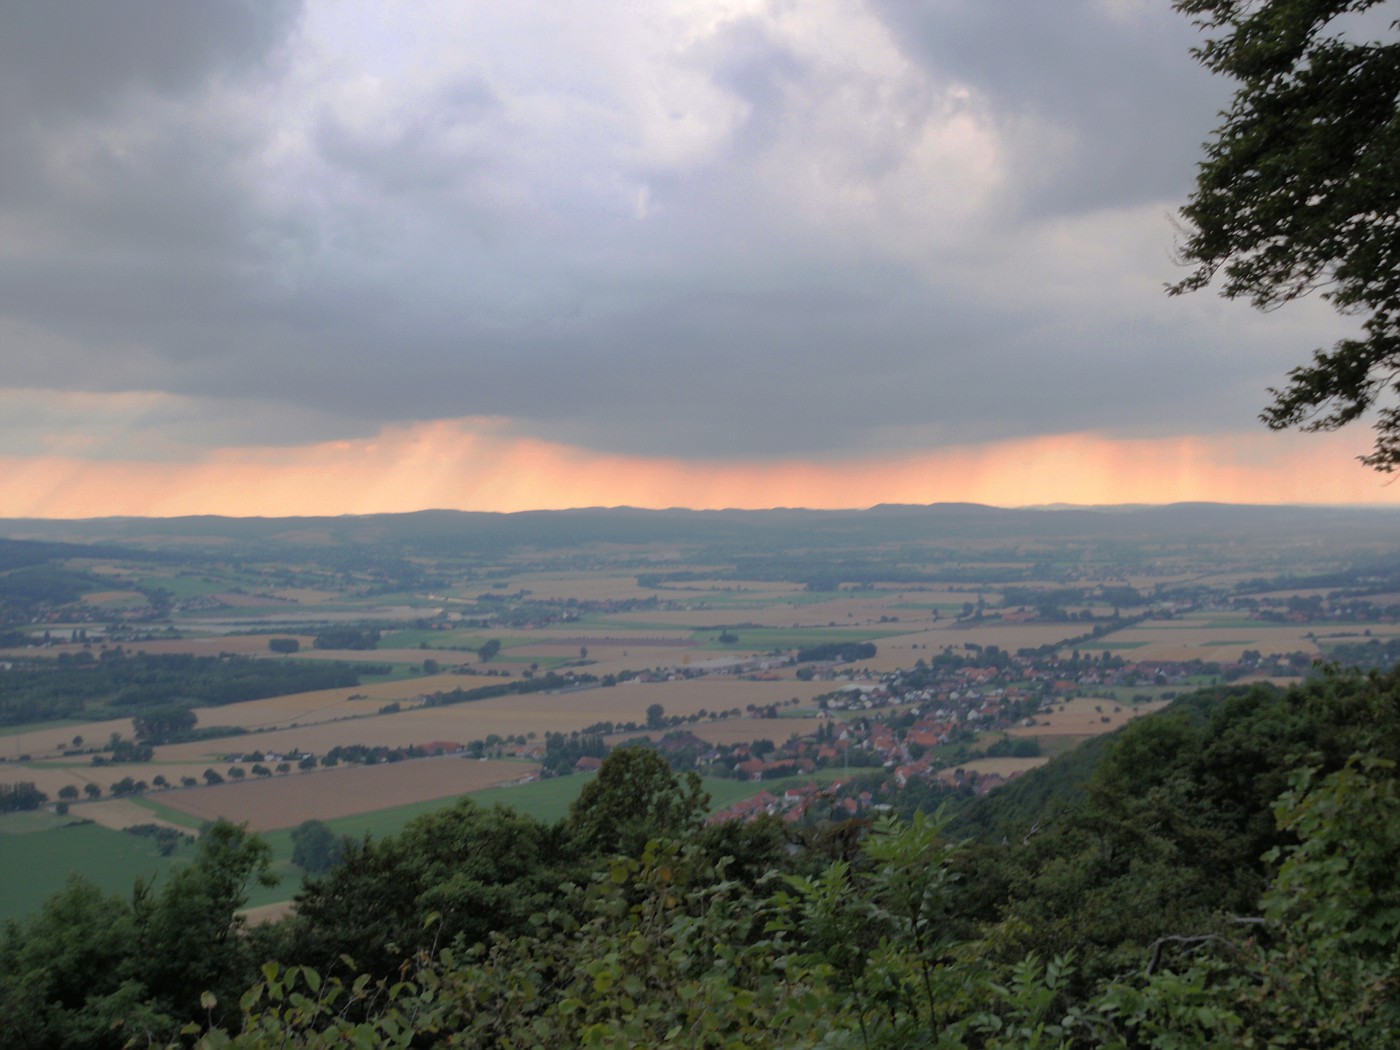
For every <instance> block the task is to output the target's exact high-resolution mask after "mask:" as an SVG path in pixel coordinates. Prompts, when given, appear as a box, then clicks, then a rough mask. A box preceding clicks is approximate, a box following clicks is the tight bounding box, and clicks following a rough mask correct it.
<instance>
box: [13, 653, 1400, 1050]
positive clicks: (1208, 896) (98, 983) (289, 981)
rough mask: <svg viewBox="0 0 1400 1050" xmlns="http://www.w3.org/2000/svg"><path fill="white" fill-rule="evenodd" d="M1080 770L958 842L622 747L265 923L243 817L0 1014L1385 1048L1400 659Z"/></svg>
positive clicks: (468, 811)
mask: <svg viewBox="0 0 1400 1050" xmlns="http://www.w3.org/2000/svg"><path fill="white" fill-rule="evenodd" d="M1086 754H1089V755H1091V756H1092V761H1089V762H1086V761H1085V760H1084V759H1083V758H1080V757H1075V758H1074V759H1073V761H1069V762H1065V761H1064V760H1060V761H1059V762H1057V763H1052V764H1051V766H1050V767H1047V769H1048V771H1047V773H1046V774H1044V775H1043V776H1042V777H1040V778H1039V779H1040V782H1041V788H1042V791H1041V794H1040V795H1039V797H1038V798H1037V797H1036V796H1035V792H1034V791H1030V790H1026V789H1022V792H1021V795H1020V797H1019V798H1017V799H1016V800H1015V802H1016V804H1015V805H1014V806H1011V807H1009V808H1008V807H1007V806H1006V805H1005V804H1003V803H997V805H996V806H994V807H991V803H990V802H989V803H986V805H988V806H989V807H991V808H993V809H994V810H996V813H995V815H994V816H992V817H986V818H982V819H971V817H970V818H969V819H967V820H966V821H965V822H964V823H962V824H961V825H960V826H961V827H964V828H979V827H980V828H986V829H990V831H988V832H984V833H983V835H982V837H981V838H971V839H962V840H960V839H959V838H958V837H957V836H956V835H954V834H953V833H952V827H953V825H951V824H950V822H949V819H948V816H947V815H946V814H944V813H941V812H940V814H939V815H936V816H928V815H925V814H922V813H918V814H916V815H915V816H914V817H913V818H912V819H910V820H909V821H907V822H906V821H901V820H898V819H896V818H894V817H886V818H883V819H881V820H879V821H877V822H874V823H870V822H851V823H848V824H844V825H831V826H825V827H816V828H812V829H805V830H801V831H794V830H793V829H791V828H788V827H786V826H785V825H784V824H783V823H782V822H780V821H777V820H767V821H761V822H758V823H756V824H750V825H739V824H725V825H718V826H702V825H701V824H700V823H699V820H698V816H699V814H700V813H701V812H703V806H704V797H703V792H702V791H701V789H700V788H699V785H697V784H696V783H695V782H694V781H691V780H688V779H687V780H685V781H683V780H681V779H680V778H679V777H677V776H675V775H674V774H672V773H670V772H669V770H668V769H667V768H666V766H665V763H664V760H663V759H662V758H661V757H660V756H659V755H657V754H656V753H655V752H653V751H647V750H640V749H625V750H623V751H620V752H618V753H617V754H616V755H614V756H612V757H610V758H609V759H608V761H607V762H606V763H605V764H604V769H603V770H601V771H600V773H599V775H598V777H596V778H595V779H593V780H591V781H589V782H588V790H587V791H585V792H584V793H582V794H581V795H580V796H579V798H578V799H577V800H576V801H575V803H574V805H573V806H572V808H571V810H570V813H569V815H568V817H567V818H566V819H564V820H562V821H559V822H556V823H553V824H546V823H543V822H541V821H538V820H536V819H534V818H530V817H527V816H523V815H521V814H518V813H515V812H513V811H511V810H507V809H505V808H503V807H496V808H493V809H486V808H483V807H480V806H477V805H475V804H473V803H471V802H466V801H464V802H461V803H459V804H458V805H456V806H454V807H452V808H450V809H448V810H445V811H442V812H439V813H435V814H432V815H430V816H427V817H424V818H421V819H419V820H417V821H414V822H413V823H411V824H410V825H409V826H408V827H406V828H405V829H404V832H403V833H402V834H401V835H399V836H397V837H395V838H393V839H386V840H384V841H382V842H375V841H371V840H365V841H363V842H361V843H348V844H346V846H345V856H344V859H343V862H342V863H341V864H340V865H339V866H338V867H335V868H333V869H332V870H331V871H330V872H329V873H328V874H327V875H326V876H325V877H323V878H321V879H318V880H314V881H312V882H311V883H309V884H308V885H307V887H306V888H305V889H304V890H303V892H302V894H301V895H300V898H299V911H298V913H297V914H296V915H295V916H293V917H291V918H289V919H287V920H284V921H283V922H280V923H277V924H275V925H271V926H265V927H259V928H257V929H254V930H248V931H246V932H243V931H240V929H239V927H238V926H237V924H236V922H235V921H234V920H233V919H232V915H233V911H232V910H231V905H233V903H234V902H235V901H237V900H239V899H241V898H242V897H245V896H246V888H245V887H246V886H247V884H248V883H249V881H250V880H251V879H252V878H256V877H257V876H258V874H259V873H261V872H263V871H265V870H266V851H265V848H264V847H263V846H262V845H261V843H260V842H259V840H257V839H256V837H253V836H245V835H243V834H242V833H241V832H239V831H238V830H237V829H228V828H227V826H224V827H225V830H223V831H221V832H220V837H221V838H222V840H223V843H224V845H223V847H222V849H221V850H220V851H211V850H209V849H208V848H207V847H206V845H205V844H203V843H202V844H201V847H200V850H201V853H200V858H199V859H197V860H196V862H195V863H194V864H192V865H190V867H189V868H187V869H182V871H181V872H178V873H176V874H175V875H173V876H171V882H170V883H169V884H168V885H167V886H166V887H165V888H164V889H163V890H162V891H161V892H160V893H159V894H157V893H155V892H153V891H151V890H149V889H146V888H144V887H142V886H138V888H137V891H136V893H135V894H134V895H133V898H132V900H131V902H130V903H129V904H128V903H127V902H125V901H123V900H122V899H120V898H103V897H102V895H101V894H100V893H98V892H97V891H96V890H94V889H92V888H91V887H85V886H84V885H83V884H82V883H74V884H73V886H71V887H70V889H69V890H68V891H65V893H64V894H60V895H59V896H57V897H55V898H53V899H51V900H50V902H49V904H48V905H46V906H45V908H44V909H43V910H42V911H41V912H40V913H39V914H38V915H37V916H35V917H34V918H32V919H30V920H28V921H26V922H25V923H12V924H9V925H8V926H7V927H6V929H5V933H4V936H3V938H0V1010H3V1011H4V1016H5V1018H6V1022H7V1025H8V1026H11V1027H15V1026H17V1027H18V1029H19V1030H20V1031H22V1032H23V1033H25V1034H26V1037H28V1033H31V1032H32V1033H35V1034H34V1036H33V1039H32V1041H31V1042H28V1043H25V1042H21V1043H18V1044H15V1045H26V1046H27V1045H34V1046H59V1047H63V1046H69V1047H87V1046H96V1047H105V1046H116V1045H120V1042H121V1041H122V1040H124V1039H126V1038H127V1037H134V1038H135V1041H136V1044H137V1045H146V1043H147V1042H148V1040H154V1042H155V1043H156V1044H157V1045H169V1046H176V1045H189V1043H190V1042H194V1043H195V1044H197V1045H199V1046H203V1047H208V1048H216V1047H226V1046H236V1047H265V1046H266V1047H271V1046H283V1047H308V1048H317V1047H332V1046H376V1047H377V1046H403V1047H408V1046H429V1045H431V1046H462V1047H533V1046H541V1045H545V1046H548V1045H557V1046H561V1047H563V1046H613V1047H617V1046H647V1047H731V1046H732V1047H759V1048H762V1047H828V1048H834V1047H867V1048H874V1047H881V1048H883V1047H890V1048H893V1047H940V1048H947V1050H956V1048H974V1047H975V1048H983V1050H991V1048H1011V1047H1016V1048H1023V1047H1058V1048H1069V1050H1078V1048H1088V1047H1110V1048H1118V1050H1140V1048H1163V1050H1166V1048H1186V1047H1219V1048H1224V1047H1235V1046H1258V1047H1263V1046H1269V1047H1292V1048H1298V1050H1302V1048H1305V1047H1306V1048H1314V1047H1337V1048H1342V1047H1347V1048H1352V1047H1361V1048H1370V1047H1389V1046H1392V1045H1393V1039H1392V1038H1391V1037H1392V1034H1393V1033H1394V1032H1395V1031H1396V1030H1397V1026H1400V947H1398V946H1400V883H1398V882H1397V880H1396V878H1395V871H1396V868H1397V859H1398V858H1400V824H1397V822H1396V821H1395V820H1394V819H1393V818H1394V813H1395V811H1396V806H1397V804H1400V779H1397V774H1396V762H1397V760H1400V673H1392V674H1389V675H1386V676H1379V675H1374V676H1370V677H1361V676H1359V675H1347V676H1340V675H1334V676H1333V677H1331V678H1328V679H1325V680H1322V681H1318V682H1314V683H1310V684H1309V685H1308V686H1307V687H1305V688H1298V689H1294V690H1289V691H1287V692H1283V691H1279V690H1272V689H1254V690H1248V691H1243V690H1241V691H1234V692H1216V693H1209V694H1201V695H1199V696H1193V697H1189V698H1186V699H1185V700H1184V701H1182V702H1181V703H1179V704H1178V705H1176V706H1174V707H1173V708H1171V709H1169V710H1168V711H1167V712H1166V713H1164V714H1161V715H1157V716H1152V717H1151V718H1148V719H1143V720H1140V721H1139V722H1136V723H1134V724H1133V725H1131V726H1130V727H1127V728H1125V730H1124V731H1122V732H1120V733H1119V734H1117V735H1115V736H1114V737H1113V738H1111V739H1108V740H1106V741H1104V743H1103V744H1102V745H1101V746H1100V747H1099V748H1098V750H1097V753H1095V752H1087V753H1086ZM1057 764H1059V765H1061V766H1062V767H1065V768H1070V769H1073V770H1075V771H1076V772H1075V773H1074V776H1073V777H1071V778H1070V781H1072V780H1074V779H1077V778H1082V786H1081V787H1080V788H1079V790H1078V793H1077V794H1072V795H1069V796H1064V795H1062V794H1061V795H1058V796H1057V795H1056V794H1055V793H1054V791H1053V785H1054V784H1055V783H1056V778H1057V777H1059V778H1060V780H1059V782H1060V783H1067V782H1070V781H1066V780H1065V778H1064V776H1063V774H1057V773H1055V772H1054V768H1055V766H1056V765H1057ZM1028 782H1029V783H1031V784H1032V785H1034V783H1035V781H1028ZM1046 785H1050V787H1046ZM993 797H995V796H993ZM643 803H644V804H643ZM974 816H975V815H974ZM648 825H649V826H650V828H651V831H650V837H649V838H646V839H642V838H641V837H640V836H641V835H642V834H643V832H644V828H645V827H646V826H648ZM267 960H277V961H276V962H271V961H267ZM114 1022H119V1023H120V1027H119V1028H116V1029H113V1028H111V1027H110V1026H111V1025H112V1024H113V1023H114ZM182 1025H183V1032H181V1031H180V1030H179V1029H180V1027H181V1026H182Z"/></svg>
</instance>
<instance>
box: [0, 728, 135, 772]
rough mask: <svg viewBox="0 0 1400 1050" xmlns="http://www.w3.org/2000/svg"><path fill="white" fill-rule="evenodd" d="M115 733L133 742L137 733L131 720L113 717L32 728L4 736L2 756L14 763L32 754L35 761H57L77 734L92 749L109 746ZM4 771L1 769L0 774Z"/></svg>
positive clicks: (69, 746)
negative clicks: (108, 741)
mask: <svg viewBox="0 0 1400 1050" xmlns="http://www.w3.org/2000/svg"><path fill="white" fill-rule="evenodd" d="M113 733H120V734H121V735H122V736H124V737H126V738H127V739H130V738H131V736H132V733H133V730H132V726H131V719H129V718H109V719H106V720H104V721H101V722H82V723H77V722H75V723H73V724H72V725H64V726H57V727H51V728H49V729H30V730H28V731H26V732H23V733H11V734H8V735H5V736H0V757H3V758H5V759H8V760H9V761H11V762H13V761H15V760H16V759H18V758H19V756H20V755H29V756H30V757H31V758H33V759H35V760H38V759H43V758H57V757H59V756H60V755H62V754H63V751H64V749H65V748H71V747H72V746H73V744H72V740H73V737H74V736H75V735H78V736H81V737H82V738H83V740H84V741H87V742H88V746H92V745H96V744H99V743H106V742H107V740H108V739H110V737H111V735H112V734H113ZM4 768H5V767H4V766H0V771H3V770H4ZM0 775H2V774H0ZM25 779H28V777H25Z"/></svg>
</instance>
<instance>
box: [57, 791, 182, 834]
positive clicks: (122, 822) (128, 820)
mask: <svg viewBox="0 0 1400 1050" xmlns="http://www.w3.org/2000/svg"><path fill="white" fill-rule="evenodd" d="M72 813H73V816H75V817H81V818H84V819H86V820H91V821H93V822H94V823H96V824H101V825H102V826H103V827H104V828H111V829H112V830H113V831H121V830H122V829H124V828H133V827H137V826H138V825H141V824H159V825H160V826H161V827H163V828H174V829H175V830H176V831H179V832H181V833H182V834H185V835H189V834H193V833H192V832H191V831H190V829H189V828H186V827H181V826H180V825H179V824H172V823H171V822H170V821H168V820H162V819H161V818H160V817H158V816H156V815H155V814H154V813H152V812H151V811H150V810H149V809H147V808H146V807H145V806H142V805H138V804H137V803H135V802H132V801H131V800H130V799H125V798H109V799H103V800H102V801H101V802H82V803H79V802H75V803H74V804H73V809H72Z"/></svg>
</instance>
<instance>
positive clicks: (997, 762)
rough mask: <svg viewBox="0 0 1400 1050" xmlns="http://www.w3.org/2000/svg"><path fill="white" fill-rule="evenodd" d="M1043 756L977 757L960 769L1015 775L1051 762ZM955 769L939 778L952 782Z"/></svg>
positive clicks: (1007, 775)
mask: <svg viewBox="0 0 1400 1050" xmlns="http://www.w3.org/2000/svg"><path fill="white" fill-rule="evenodd" d="M1049 761H1050V760H1049V759H1048V758H1045V757H1043V756H1041V757H1039V758H977V759H973V760H972V761H971V762H964V763H963V764H962V765H961V766H959V767H958V769H961V770H963V771H964V772H966V773H980V774H982V775H983V776H986V775H989V774H990V775H995V776H999V777H1010V776H1015V775H1016V774H1017V773H1024V772H1026V771H1027V770H1028V769H1035V768H1037V767H1038V766H1043V765H1045V763H1046V762H1049ZM953 773H954V771H953V770H951V769H945V770H942V771H941V772H940V773H939V774H938V779H939V780H942V781H945V782H949V783H951V782H952V779H953Z"/></svg>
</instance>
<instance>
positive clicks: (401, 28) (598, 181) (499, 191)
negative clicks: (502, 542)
mask: <svg viewBox="0 0 1400 1050" xmlns="http://www.w3.org/2000/svg"><path fill="white" fill-rule="evenodd" d="M1195 41H1196V36H1195V31H1194V30H1193V29H1192V27H1191V26H1190V25H1189V24H1188V23H1187V22H1186V21H1185V20H1184V19H1182V18H1180V17H1179V16H1176V15H1174V14H1173V13H1172V12H1171V11H1170V10H1169V9H1168V8H1167V5H1166V4H1164V3H1139V2H1134V0H1066V2H1064V3H1057V4H1053V5H1050V4H1044V3H1037V2H1035V0H1017V2H1011V0H1008V2H1005V3H996V4H988V3H985V2H974V0H958V2H943V3H937V4H918V5H916V4H906V3H902V2H900V0H878V2H877V0H872V2H870V3H869V4H867V5H864V6H861V5H856V4H847V3H825V2H815V0H814V2H810V3H801V4H788V3H780V2H776V0H775V2H771V3H767V2H761V0H754V2H749V3H744V2H735V3H729V4H711V3H699V4H691V3H679V2H678V3H673V4H655V5H651V4H647V5H631V4H628V5H624V4H617V3H614V2H594V3H586V2H580V3H571V4H569V5H563V6H561V5H559V4H556V3H553V2H547V0H539V2H527V0H520V2H515V3H511V4H461V3H457V2H453V3H437V4H434V3H423V4H414V5H406V6H399V5H382V4H379V3H371V2H363V3H350V2H346V3H339V2H337V3H329V2H316V0H311V2H308V3H306V4H305V5H294V4H290V3H288V4H270V3H266V2H262V0H256V2H254V0H247V2H239V0H217V2H215V0H206V2H201V3H199V4H187V3H183V2H178V0H144V2H139V3H138V2H135V0H132V2H127V3H123V4H119V5H118V4H109V3H104V2H101V0H92V2H87V3H79V2H76V0H63V2H58V3H52V4H8V5H5V6H4V8H3V9H0V167H3V170H4V171H5V173H6V176H5V178H4V179H0V229H3V236H2V237H0V287H2V288H3V293H2V295H0V374H3V376H4V377H5V379H4V383H5V386H6V388H8V390H9V391H10V393H9V395H8V397H9V398H10V399H11V402H12V403H18V402H15V401H14V399H15V398H17V397H20V395H21V394H22V395H23V398H24V399H26V403H28V404H29V406H30V407H29V408H28V409H27V410H25V411H22V412H11V413H7V414H6V417H5V418H4V419H3V420H0V448H3V450H4V451H7V452H10V453H25V452H28V451H31V450H32V449H34V448H37V447H39V446H41V445H43V444H44V442H45V441H47V442H49V443H50V444H57V445H58V446H59V447H62V448H65V449H68V450H75V449H77V450H82V449H85V450H87V451H86V452H84V453H83V454H88V455H93V456H97V455H126V456H133V457H138V458H142V457H144V458H160V457H162V456H176V457H178V456H179V455H181V454H182V453H181V449H182V448H197V447H208V446H211V445H223V444H243V445H256V444H275V443H285V444H300V443H310V442H315V441H326V440H334V439H342V438H347V437H360V436H365V435H372V434H374V433H375V432H376V431H377V430H378V429H379V428H381V427H383V426H386V425H393V424H400V423H412V422H416V421H430V420H437V419H462V418H468V417H490V418H492V419H494V420H497V421H499V425H501V426H503V427H504V428H506V430H507V431H508V432H510V433H514V434H517V435H521V436H530V437H539V438H543V439H547V440H550V441H554V442H560V443H563V444H566V445H573V446H579V447H582V448H586V449H592V450H597V451H605V452H620V453H629V454H635V455H655V454H661V455H668V456H676V457H686V458H761V457H782V456H805V457H810V458H828V459H830V458H840V457H842V456H845V455H856V454H869V453H874V452H881V451H891V452H900V451H908V450H913V449H921V448H928V447H933V446H936V445H938V444H940V443H949V442H964V443H965V442H971V441H982V440H993V439H1000V438H1017V437H1023V436H1031V435H1036V434H1054V433H1067V432H1076V431H1085V430H1095V431H1101V432H1105V433H1110V434H1117V435H1122V436H1128V437H1133V436H1149V435H1160V434H1166V433H1174V432H1182V431H1191V432H1212V431H1228V430H1237V429H1242V428H1248V427H1251V426H1252V425H1253V417H1254V413H1255V411H1257V408H1258V406H1259V405H1260V404H1261V403H1262V401H1263V400H1264V398H1265V395H1264V388H1265V387H1266V386H1268V385H1269V384H1270V383H1277V382H1278V381H1279V379H1280V377H1281V375H1282V374H1283V372H1284V371H1286V368H1287V367H1288V366H1289V365H1290V364H1293V363H1296V361H1297V359H1298V358H1299V357H1300V356H1301V355H1302V354H1305V353H1306V351H1307V350H1308V349H1310V348H1311V347H1312V346H1314V345H1319V344H1321V343H1325V342H1328V341H1330V340H1331V339H1333V338H1335V331H1334V329H1335V323H1334V321H1333V319H1332V318H1331V317H1330V316H1329V315H1328V314H1327V313H1326V311H1325V310H1322V309H1313V308H1310V307H1306V306H1305V307H1304V308H1302V309H1300V310H1299V311H1296V312H1293V313H1291V314H1289V316H1288V317H1287V318H1286V319H1280V318H1277V317H1260V316H1256V315H1253V314H1251V313H1250V312H1249V311H1248V310H1247V309H1246V308H1244V307H1242V306H1235V305H1231V304H1222V303H1219V302H1217V301H1216V300H1214V299H1212V298H1210V297H1208V296H1197V297H1192V298H1191V299H1186V300H1168V299H1167V298H1166V297H1165V296H1164V294H1163V291H1162V287H1163V284H1164V283H1166V282H1169V281H1172V280H1174V279H1176V278H1177V277H1179V276H1180V270H1179V269H1178V268H1177V267H1176V266H1175V264H1174V263H1173V260H1172V246H1173V243H1174V238H1175V232H1174V230H1173V227H1172V223H1171V218H1170V217H1171V215H1172V213H1173V212H1174V210H1175V209H1176V208H1177V207H1178V206H1179V205H1180V204H1181V203H1182V201H1184V199H1185V197H1186V195H1187V193H1188V192H1189V190H1190V186H1191V180H1192V177H1193V173H1194V163H1195V160H1196V155H1197V152H1198V149H1199V143H1200V142H1201V141H1202V140H1203V139H1205V138H1206V137H1207V136H1208V134H1209V132H1210V129H1211V127H1212V125H1213V124H1214V122H1215V119H1216V116H1215V115H1216V113H1217V111H1218V110H1219V109H1221V108H1222V107H1223V105H1224V104H1225V101H1226V97H1227V85H1224V84H1222V83H1219V82H1216V81H1213V80H1212V79H1211V78H1210V77H1209V76H1207V75H1206V74H1205V73H1204V72H1203V71H1201V70H1200V69H1199V68H1197V66H1196V65H1195V63H1194V62H1193V61H1192V59H1191V58H1190V56H1189V53H1188V50H1189V48H1190V46H1191V45H1192V44H1193V43H1194V42H1195ZM17 392H18V393H17ZM99 395H112V397H111V398H109V399H107V400H105V401H101V404H100V406H99V404H98V403H97V402H94V401H91V400H84V399H85V398H87V399H91V398H94V397H98V396H99ZM117 395H120V396H117ZM46 399H47V400H46ZM41 403H42V404H41ZM85 420H86V422H85ZM89 423H90V424H91V432H90V433H87V432H85V430H84V428H85V426H88V424H89Z"/></svg>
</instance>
